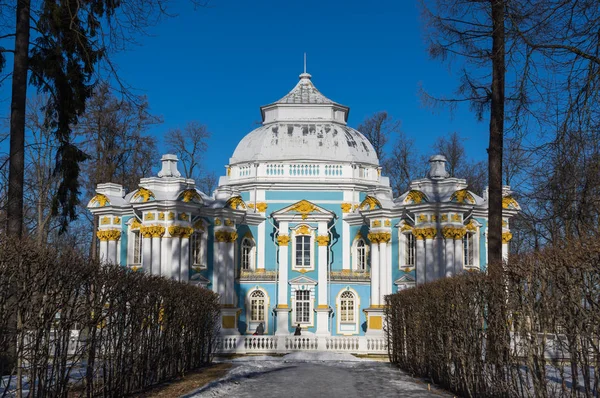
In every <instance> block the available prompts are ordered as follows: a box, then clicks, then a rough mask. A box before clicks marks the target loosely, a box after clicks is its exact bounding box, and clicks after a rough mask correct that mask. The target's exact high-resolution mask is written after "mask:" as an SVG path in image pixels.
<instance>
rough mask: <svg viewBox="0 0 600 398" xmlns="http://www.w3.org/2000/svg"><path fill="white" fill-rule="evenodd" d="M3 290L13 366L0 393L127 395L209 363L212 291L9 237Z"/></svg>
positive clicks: (3, 337) (0, 311) (0, 306)
mask: <svg viewBox="0 0 600 398" xmlns="http://www.w3.org/2000/svg"><path fill="white" fill-rule="evenodd" d="M0 286H1V289H0V331H1V332H2V333H1V334H0V348H1V350H0V352H3V353H5V357H4V361H3V363H5V364H7V363H9V364H12V365H11V366H10V368H8V369H4V370H3V373H2V374H5V375H7V374H8V375H10V377H8V376H4V377H3V379H2V385H0V396H2V391H3V390H5V391H8V390H13V391H14V390H15V389H17V390H22V391H24V392H25V395H26V391H29V394H30V396H36V397H63V396H67V395H69V396H73V395H82V396H83V395H85V396H107V397H108V396H123V395H125V394H129V393H132V392H136V391H140V390H142V389H144V388H147V387H148V386H151V385H154V384H157V383H160V382H163V381H165V380H169V379H172V378H174V377H177V376H180V375H182V374H183V373H185V372H186V371H188V370H190V369H195V368H198V367H201V366H203V365H205V364H207V363H208V362H210V361H211V359H212V354H213V351H214V349H215V344H216V337H217V335H218V330H219V322H218V320H219V302H218V296H217V295H216V294H215V293H213V292H211V291H208V290H206V289H203V288H199V287H195V286H192V285H188V284H183V283H179V282H175V281H170V280H167V279H164V278H161V277H156V276H150V275H147V274H144V273H141V272H131V271H129V270H127V269H125V268H123V267H117V266H107V265H103V264H100V263H99V262H98V261H93V260H90V259H89V258H86V257H84V256H82V255H80V254H79V253H77V252H75V251H74V250H70V249H68V248H62V249H53V248H50V247H45V246H44V247H41V246H38V245H36V244H35V243H34V242H32V241H28V240H26V239H23V240H22V241H19V242H16V241H11V240H9V239H6V238H4V237H3V238H2V242H0ZM15 341H16V349H15V347H14V342H15ZM11 345H12V348H11ZM9 352H10V353H11V354H10V355H9V354H8V353H9ZM7 384H10V387H8V388H7Z"/></svg>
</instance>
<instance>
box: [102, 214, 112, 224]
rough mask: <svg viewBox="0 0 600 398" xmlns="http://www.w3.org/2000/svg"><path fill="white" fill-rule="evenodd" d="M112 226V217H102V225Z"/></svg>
mask: <svg viewBox="0 0 600 398" xmlns="http://www.w3.org/2000/svg"><path fill="white" fill-rule="evenodd" d="M108 224H110V217H107V216H105V217H102V219H101V220H100V225H108Z"/></svg>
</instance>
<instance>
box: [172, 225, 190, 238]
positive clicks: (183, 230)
mask: <svg viewBox="0 0 600 398" xmlns="http://www.w3.org/2000/svg"><path fill="white" fill-rule="evenodd" d="M193 233H194V228H191V227H182V226H181V225H171V226H170V227H169V235H171V237H173V238H189V237H190V236H192V234H193Z"/></svg>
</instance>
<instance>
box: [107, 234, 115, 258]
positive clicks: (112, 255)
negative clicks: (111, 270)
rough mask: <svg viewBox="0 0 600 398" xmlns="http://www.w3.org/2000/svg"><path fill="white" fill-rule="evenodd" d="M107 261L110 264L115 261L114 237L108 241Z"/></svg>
mask: <svg viewBox="0 0 600 398" xmlns="http://www.w3.org/2000/svg"><path fill="white" fill-rule="evenodd" d="M107 261H108V262H109V263H111V264H116V263H117V241H116V240H114V239H109V241H108V257H107Z"/></svg>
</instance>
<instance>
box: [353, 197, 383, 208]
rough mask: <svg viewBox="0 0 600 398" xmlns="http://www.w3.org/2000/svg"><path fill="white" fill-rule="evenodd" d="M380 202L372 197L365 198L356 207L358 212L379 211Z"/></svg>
mask: <svg viewBox="0 0 600 398" xmlns="http://www.w3.org/2000/svg"><path fill="white" fill-rule="evenodd" d="M381 207H382V206H381V202H380V201H379V200H377V198H375V197H373V196H367V197H366V198H365V200H363V201H362V203H361V204H360V205H359V206H358V209H359V210H375V209H381Z"/></svg>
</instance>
